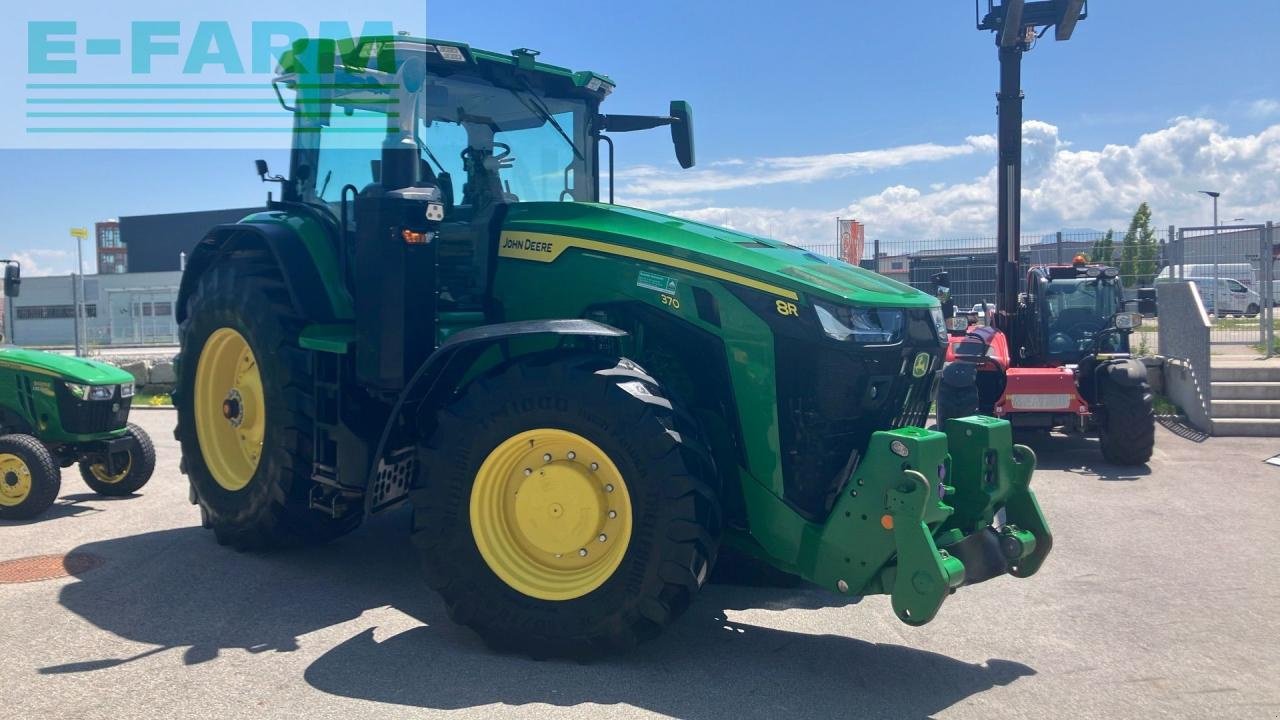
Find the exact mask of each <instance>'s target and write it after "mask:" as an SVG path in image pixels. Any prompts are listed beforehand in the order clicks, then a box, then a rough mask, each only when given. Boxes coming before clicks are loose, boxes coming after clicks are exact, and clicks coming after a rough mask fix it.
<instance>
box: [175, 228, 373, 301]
mask: <svg viewBox="0 0 1280 720" xmlns="http://www.w3.org/2000/svg"><path fill="white" fill-rule="evenodd" d="M253 251H258V252H262V251H266V252H268V253H269V254H270V255H271V257H272V259H273V260H274V261H275V263H276V267H278V268H280V271H281V272H280V274H281V276H282V277H283V279H284V284H285V288H286V289H287V290H288V292H289V300H290V303H291V304H292V305H293V308H294V310H295V311H296V312H297V313H298V314H299V315H300V316H301V317H304V318H306V319H307V320H309V321H310V322H313V323H332V322H339V321H342V320H349V319H351V317H353V315H354V313H353V310H352V306H351V296H350V295H349V294H348V292H347V290H346V284H345V281H344V278H343V277H342V273H341V271H340V268H341V267H342V266H341V264H340V262H339V258H338V255H337V251H336V248H335V244H334V243H333V242H332V239H331V235H330V232H329V231H328V230H327V229H326V228H325V226H324V225H323V224H322V223H321V222H319V221H318V220H316V219H315V218H313V217H310V216H308V215H301V214H291V213H287V212H283V211H270V212H263V213H258V214H256V215H251V216H249V217H248V218H245V219H244V220H243V221H241V222H239V223H234V224H231V225H219V226H217V227H215V228H213V229H212V230H210V231H209V233H208V234H207V235H205V236H204V238H203V239H202V240H201V241H200V242H199V243H198V244H197V245H196V247H195V249H194V250H193V251H192V253H191V256H190V257H189V258H188V259H187V267H186V271H185V272H183V274H182V284H181V286H180V287H179V290H178V307H177V320H178V322H180V323H181V322H183V321H185V320H186V317H187V300H188V299H189V298H190V296H191V293H192V292H194V291H195V288H196V285H197V284H199V281H200V277H201V275H203V274H204V272H205V271H206V270H208V269H209V268H210V267H212V266H213V265H214V264H215V263H216V262H217V261H219V260H221V259H223V258H227V257H231V256H234V255H236V254H237V253H242V252H253Z"/></svg>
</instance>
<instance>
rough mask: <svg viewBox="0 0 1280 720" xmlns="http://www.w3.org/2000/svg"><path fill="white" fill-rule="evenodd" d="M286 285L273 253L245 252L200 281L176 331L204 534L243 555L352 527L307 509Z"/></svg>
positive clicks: (184, 438)
mask: <svg viewBox="0 0 1280 720" xmlns="http://www.w3.org/2000/svg"><path fill="white" fill-rule="evenodd" d="M303 322H304V321H303V318H301V317H299V316H298V314H297V312H296V311H295V310H294V308H293V305H292V303H291V302H290V300H289V294H288V291H287V290H286V288H285V285H284V280H283V279H282V278H281V276H280V273H279V271H278V270H277V268H276V267H275V265H274V262H273V261H272V260H271V259H270V258H269V257H268V256H266V255H265V253H240V254H237V255H236V256H233V257H232V258H230V259H228V260H224V261H220V262H218V263H216V264H215V265H213V266H212V267H210V268H208V269H207V270H206V271H205V272H204V274H202V275H201V276H200V279H199V282H198V283H197V285H196V287H195V290H194V291H193V292H192V294H191V298H190V300H189V301H188V304H187V317H186V320H184V321H183V323H182V326H181V328H180V330H179V332H180V335H181V339H182V352H181V353H180V354H179V356H178V360H177V362H176V365H175V368H174V369H175V371H176V374H177V380H178V382H177V385H176V387H175V388H174V391H173V403H174V405H175V406H176V407H177V408H178V427H177V429H176V430H175V431H174V437H176V438H177V440H178V441H179V443H180V444H181V446H182V456H183V470H184V472H185V473H186V474H187V478H188V480H189V481H190V482H191V486H192V488H193V489H194V491H195V497H196V501H197V502H198V503H199V504H200V508H201V511H202V515H203V521H204V524H205V526H206V527H210V528H212V529H213V532H214V535H215V536H216V537H217V540H218V542H219V543H220V544H222V545H230V546H232V547H234V548H235V549H237V550H256V549H262V548H269V547H273V546H276V545H279V544H281V543H282V542H285V541H287V540H298V541H301V542H304V543H317V542H325V541H328V540H331V539H333V538H335V537H338V536H340V535H343V534H345V533H347V532H350V531H351V530H353V529H355V527H356V526H357V525H359V524H360V521H361V519H362V517H363V514H362V512H361V510H362V508H355V509H353V510H349V511H348V512H347V514H345V515H342V516H339V517H337V518H333V517H331V516H330V515H328V514H327V513H323V512H321V511H318V510H312V509H311V506H310V491H311V486H312V482H311V469H312V468H311V458H312V450H313V448H312V444H313V439H312V424H311V423H312V420H311V413H312V411H313V410H312V406H313V403H312V395H313V393H314V385H313V381H312V375H311V366H310V362H309V360H310V358H309V356H308V354H307V352H306V351H305V350H303V349H302V348H300V347H299V346H298V333H299V331H300V330H301V329H302V326H303Z"/></svg>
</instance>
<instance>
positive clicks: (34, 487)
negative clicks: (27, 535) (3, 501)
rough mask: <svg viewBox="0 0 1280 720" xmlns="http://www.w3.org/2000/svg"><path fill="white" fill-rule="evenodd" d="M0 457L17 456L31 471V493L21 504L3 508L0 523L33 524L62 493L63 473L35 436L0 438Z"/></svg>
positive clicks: (14, 435) (0, 508)
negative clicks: (16, 521)
mask: <svg viewBox="0 0 1280 720" xmlns="http://www.w3.org/2000/svg"><path fill="white" fill-rule="evenodd" d="M0 453H9V454H11V455H16V456H18V457H19V458H21V459H22V461H23V462H24V463H26V464H27V469H28V470H30V471H31V492H30V493H29V494H28V495H27V498H26V500H23V501H22V503H21V504H18V505H11V506H4V505H0V520H30V519H31V518H34V517H36V516H38V515H39V514H40V513H42V512H44V511H45V510H48V509H49V506H50V505H53V502H54V501H55V500H57V499H58V493H59V492H61V490H62V469H61V468H59V467H58V463H57V462H56V461H55V460H54V459H53V453H51V452H49V448H47V447H45V445H44V443H42V442H40V440H39V438H36V437H35V436H33V435H23V434H20V433H15V434H12V435H0Z"/></svg>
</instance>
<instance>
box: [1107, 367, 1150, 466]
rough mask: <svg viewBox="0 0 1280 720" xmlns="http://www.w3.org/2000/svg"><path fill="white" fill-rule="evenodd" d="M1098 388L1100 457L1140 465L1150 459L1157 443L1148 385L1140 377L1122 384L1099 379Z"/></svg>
mask: <svg viewBox="0 0 1280 720" xmlns="http://www.w3.org/2000/svg"><path fill="white" fill-rule="evenodd" d="M1098 391H1099V394H1100V396H1101V400H1102V407H1101V408H1100V410H1099V415H1100V416H1101V417H1099V418H1098V419H1097V420H1098V439H1099V441H1100V442H1101V445H1102V457H1104V458H1106V459H1107V461H1108V462H1110V463H1113V464H1116V465H1142V464H1145V463H1146V462H1147V461H1148V460H1150V459H1151V453H1152V451H1153V450H1154V449H1155V444H1156V418H1155V410H1154V409H1153V407H1152V398H1151V386H1150V385H1148V384H1147V381H1146V380H1143V381H1142V382H1141V383H1140V384H1139V385H1136V386H1124V385H1119V384H1117V383H1115V382H1111V381H1109V380H1107V379H1105V377H1104V378H1101V379H1100V382H1099V386H1098Z"/></svg>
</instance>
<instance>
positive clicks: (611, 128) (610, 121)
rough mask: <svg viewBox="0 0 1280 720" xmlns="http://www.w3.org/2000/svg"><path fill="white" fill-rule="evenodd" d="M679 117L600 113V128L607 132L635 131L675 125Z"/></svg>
mask: <svg viewBox="0 0 1280 720" xmlns="http://www.w3.org/2000/svg"><path fill="white" fill-rule="evenodd" d="M678 122H680V118H677V117H670V116H658V115H601V116H600V129H601V130H605V131H608V132H636V131H638V130H652V129H654V128H658V127H663V126H666V125H675V124H676V123H678Z"/></svg>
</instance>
